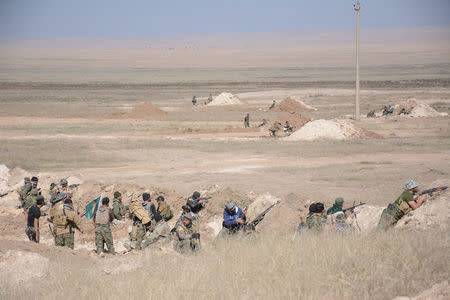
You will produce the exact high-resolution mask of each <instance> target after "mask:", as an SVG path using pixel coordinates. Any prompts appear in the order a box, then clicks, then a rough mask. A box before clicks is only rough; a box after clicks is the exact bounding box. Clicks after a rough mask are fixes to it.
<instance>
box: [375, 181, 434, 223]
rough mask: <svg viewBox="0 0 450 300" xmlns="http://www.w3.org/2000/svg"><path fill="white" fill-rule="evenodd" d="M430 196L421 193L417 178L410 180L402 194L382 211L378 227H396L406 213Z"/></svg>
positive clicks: (416, 207)
mask: <svg viewBox="0 0 450 300" xmlns="http://www.w3.org/2000/svg"><path fill="white" fill-rule="evenodd" d="M428 197H429V195H428V194H423V195H419V185H418V184H417V182H416V181H415V180H413V179H410V180H408V181H407V182H406V183H405V190H404V191H403V192H402V193H401V195H400V196H399V197H398V198H397V199H396V200H395V201H394V202H393V203H391V204H389V205H388V207H387V208H385V209H384V210H383V212H382V213H381V218H380V221H379V222H378V228H380V229H384V230H387V229H389V228H391V227H394V225H395V224H397V222H398V221H399V220H400V219H401V218H402V217H403V216H404V215H406V214H407V213H409V212H410V211H412V210H415V209H418V208H419V207H420V206H421V205H422V204H423V202H424V201H425V200H426V199H427V198H428Z"/></svg>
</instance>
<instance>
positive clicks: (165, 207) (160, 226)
mask: <svg viewBox="0 0 450 300" xmlns="http://www.w3.org/2000/svg"><path fill="white" fill-rule="evenodd" d="M156 202H157V203H158V208H157V209H156V211H154V212H153V213H152V216H153V218H152V224H151V226H150V229H149V232H148V237H147V238H146V239H145V241H144V242H143V244H142V247H143V248H147V247H148V246H149V245H150V244H153V243H155V242H157V241H160V240H165V239H167V238H169V237H170V227H169V225H168V224H167V223H166V221H169V220H170V219H171V218H172V217H173V212H172V210H171V209H170V206H169V204H167V203H166V201H165V199H164V197H163V196H159V197H158V198H157V199H156Z"/></svg>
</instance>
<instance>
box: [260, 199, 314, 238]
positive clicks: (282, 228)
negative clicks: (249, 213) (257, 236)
mask: <svg viewBox="0 0 450 300" xmlns="http://www.w3.org/2000/svg"><path fill="white" fill-rule="evenodd" d="M271 197H273V200H272V202H273V201H274V200H277V199H278V198H277V197H274V196H271ZM269 203H270V202H269ZM309 204H310V202H309V201H308V200H307V199H306V198H304V197H302V196H300V195H297V194H294V193H289V194H287V195H286V196H285V197H283V199H282V200H281V202H280V203H279V204H277V205H276V206H275V207H274V208H273V209H272V210H271V211H270V212H269V213H268V214H267V215H266V216H265V218H264V220H263V221H262V222H261V223H260V224H259V225H258V227H257V228H256V230H257V231H258V232H262V233H269V234H280V233H284V234H293V233H294V230H295V229H296V228H297V226H298V224H299V222H300V218H301V217H303V216H305V215H306V214H307V213H308V207H309ZM267 206H269V205H267Z"/></svg>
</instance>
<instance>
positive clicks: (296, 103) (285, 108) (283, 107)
mask: <svg viewBox="0 0 450 300" xmlns="http://www.w3.org/2000/svg"><path fill="white" fill-rule="evenodd" d="M311 110H317V108H315V107H312V106H311V105H308V104H306V103H305V102H303V101H301V100H298V99H296V98H295V97H287V98H286V99H284V100H283V101H281V102H280V103H278V104H277V105H275V107H274V108H272V109H270V110H269V111H273V112H289V113H296V112H304V111H311Z"/></svg>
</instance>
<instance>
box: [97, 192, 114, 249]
mask: <svg viewBox="0 0 450 300" xmlns="http://www.w3.org/2000/svg"><path fill="white" fill-rule="evenodd" d="M113 220H114V214H113V212H112V210H111V208H109V198H108V197H105V198H103V199H102V205H101V206H100V208H99V209H98V210H97V212H96V213H95V215H94V224H95V245H96V247H97V254H98V255H100V254H101V253H102V252H104V251H105V250H104V245H105V244H106V246H107V247H108V252H109V253H111V254H115V251H114V242H113V237H112V233H111V227H110V224H111V222H112V221H113Z"/></svg>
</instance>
